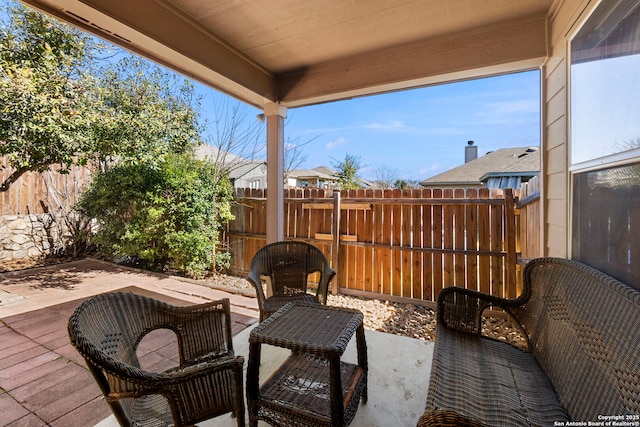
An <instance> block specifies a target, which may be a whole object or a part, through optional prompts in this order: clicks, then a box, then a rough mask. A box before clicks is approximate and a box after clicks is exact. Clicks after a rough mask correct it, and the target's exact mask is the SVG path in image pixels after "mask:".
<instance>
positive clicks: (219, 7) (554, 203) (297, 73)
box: [0, 0, 640, 425]
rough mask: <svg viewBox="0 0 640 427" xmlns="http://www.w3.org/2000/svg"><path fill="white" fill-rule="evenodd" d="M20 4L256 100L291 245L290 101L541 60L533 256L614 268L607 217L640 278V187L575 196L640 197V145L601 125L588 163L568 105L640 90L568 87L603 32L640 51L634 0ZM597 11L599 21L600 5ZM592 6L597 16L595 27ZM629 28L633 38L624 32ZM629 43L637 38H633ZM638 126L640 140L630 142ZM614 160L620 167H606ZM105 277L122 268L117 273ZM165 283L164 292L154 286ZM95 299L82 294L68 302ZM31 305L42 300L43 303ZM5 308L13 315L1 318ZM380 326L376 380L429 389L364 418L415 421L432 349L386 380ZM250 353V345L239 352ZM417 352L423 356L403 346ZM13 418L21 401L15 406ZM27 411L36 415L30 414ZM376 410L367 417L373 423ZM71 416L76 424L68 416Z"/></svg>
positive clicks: (271, 198) (388, 402) (507, 69)
mask: <svg viewBox="0 0 640 427" xmlns="http://www.w3.org/2000/svg"><path fill="white" fill-rule="evenodd" d="M22 1H23V2H24V3H26V4H29V5H32V6H34V7H36V8H38V9H40V10H42V11H44V12H46V13H49V14H51V15H54V16H56V17H58V18H60V19H63V20H65V21H67V22H69V23H71V24H73V25H76V26H78V27H79V28H82V29H85V30H87V31H89V32H91V33H93V34H95V35H97V36H99V37H102V38H104V39H106V40H109V41H111V42H113V43H116V44H118V45H120V46H122V47H124V48H126V49H129V50H131V51H132V52H135V53H138V54H140V55H142V56H144V57H147V58H149V59H152V60H154V61H156V62H158V63H160V64H163V65H166V66H168V67H170V68H172V69H174V70H176V71H178V72H180V73H182V74H184V75H186V76H189V77H192V78H194V79H196V80H198V81H200V82H202V83H204V84H206V85H208V86H210V87H212V88H215V89H217V90H220V91H222V92H224V93H227V94H229V95H231V96H233V97H235V98H237V99H239V100H241V101H243V102H246V103H248V104H249V105H252V106H255V107H256V108H257V109H258V110H257V111H258V112H260V114H259V115H260V116H261V118H262V119H264V118H266V122H267V164H268V182H267V187H268V189H269V192H268V197H267V209H266V220H267V242H268V243H269V242H274V241H279V240H282V239H283V236H284V224H283V221H282V220H281V219H282V218H283V216H284V215H283V210H284V203H283V191H282V190H283V186H284V182H283V179H282V178H283V168H284V165H283V163H284V159H283V152H284V141H285V128H284V119H285V117H286V115H287V111H288V109H293V108H299V107H304V106H308V105H313V104H317V103H324V102H331V101H336V100H341V99H348V98H351V97H357V96H366V95H374V94H378V93H384V92H389V91H396V90H404V89H410V88H416V87H424V86H429V85H435V84H442V83H450V82H456V81H460V80H465V79H474V78H481V77H486V76H494V75H499V74H504V73H514V72H519V71H527V70H539V71H540V80H541V99H540V112H541V141H540V153H541V167H540V177H541V190H540V200H541V221H540V223H539V224H538V227H539V229H538V232H539V235H540V242H541V244H540V250H539V252H540V253H539V254H537V256H541V257H542V256H550V257H559V258H570V259H577V260H584V261H587V262H588V263H589V264H590V265H591V266H594V267H598V266H602V267H606V268H608V267H609V264H610V263H609V260H607V259H604V258H603V254H606V253H608V252H610V251H611V250H612V249H613V250H615V249H616V248H619V247H621V245H620V244H619V242H620V237H619V235H618V234H615V233H614V232H613V231H611V230H612V228H611V227H602V229H601V230H600V231H601V233H602V235H603V236H604V237H603V238H598V239H594V238H593V235H592V230H591V229H588V228H587V227H581V225H584V224H587V223H588V220H589V219H590V218H591V217H590V215H591V214H593V213H597V214H600V213H602V218H604V220H605V221H604V222H605V223H606V224H613V225H616V224H624V225H625V227H624V229H622V230H621V232H620V234H621V235H623V236H624V237H625V239H626V240H627V241H629V244H628V245H626V246H624V247H623V248H622V249H623V251H622V255H621V256H618V257H616V260H618V261H619V263H620V269H619V270H618V271H615V273H616V274H618V273H619V272H620V271H622V272H624V273H625V275H624V276H620V277H622V278H623V279H628V281H629V282H630V284H631V285H632V286H634V287H638V283H639V282H638V277H639V276H638V269H637V261H636V257H637V254H638V252H639V250H638V245H637V242H638V239H637V228H636V227H637V224H638V221H637V216H633V215H631V214H627V213H626V212H627V211H626V210H625V209H626V208H625V206H628V205H629V203H630V202H631V201H635V202H637V200H638V198H637V196H635V193H629V194H631V196H628V193H624V192H623V193H620V192H618V193H616V194H618V197H620V201H621V203H620V205H617V204H612V203H608V202H604V203H603V202H600V201H598V200H595V205H594V207H595V208H594V207H591V206H589V205H588V204H584V205H580V203H578V202H580V201H583V202H584V201H589V200H591V196H590V195H589V193H588V191H589V190H590V189H591V187H588V185H587V184H589V183H591V182H596V183H599V184H601V188H602V189H606V190H608V189H616V188H619V187H624V188H625V189H627V190H633V191H637V189H638V186H637V176H638V172H637V171H638V161H639V159H640V147H638V146H637V145H632V146H623V147H615V146H614V149H613V150H612V151H606V152H604V154H603V153H600V149H601V148H604V147H605V146H606V145H607V144H611V142H612V141H609V140H607V135H605V136H604V137H603V138H602V139H599V140H597V141H596V142H594V143H593V144H592V145H593V147H594V148H596V149H597V150H596V151H597V152H596V153H595V154H589V155H588V156H587V157H586V158H585V157H581V156H579V155H576V154H580V151H581V148H584V146H586V145H588V143H589V142H591V141H590V140H589V138H584V139H583V140H580V139H578V138H577V137H576V135H577V134H576V132H573V133H572V130H575V129H577V128H578V127H576V125H580V124H582V125H585V124H586V125H590V124H591V123H592V121H593V120H590V119H589V118H584V117H583V118H582V123H581V122H580V120H579V117H578V115H577V114H575V113H576V109H573V110H571V106H572V105H573V106H574V107H575V106H576V105H575V104H572V100H573V99H574V95H576V94H577V95H581V96H587V99H588V101H589V102H588V104H589V105H592V104H593V105H598V100H597V99H595V100H594V99H592V98H589V95H590V94H592V93H593V90H592V86H593V85H594V84H597V83H601V82H613V83H618V84H619V85H620V86H621V87H618V88H617V89H619V92H615V96H613V95H614V93H613V92H611V91H605V93H607V98H611V100H612V101H615V102H617V103H620V104H622V102H623V101H626V100H627V98H634V97H635V98H637V96H635V92H633V90H634V89H636V88H637V84H627V83H625V81H624V80H620V79H616V78H615V74H612V73H611V72H608V73H603V74H602V75H600V76H599V77H598V78H590V79H586V80H585V81H586V83H585V85H584V86H580V85H578V84H577V83H579V82H578V80H577V79H574V80H573V81H572V77H576V76H577V73H573V71H574V70H573V68H572V67H574V66H575V65H579V64H584V63H588V62H593V63H595V64H596V65H597V64H599V63H600V60H599V58H600V54H601V53H602V57H603V58H605V59H607V58H609V57H608V56H607V55H608V54H605V52H604V51H603V52H601V49H600V42H601V41H604V42H603V46H609V45H613V46H621V47H624V48H625V49H626V48H627V47H629V46H631V47H632V48H631V49H630V50H629V51H627V50H624V49H623V50H621V51H619V52H618V51H615V49H614V52H613V54H612V55H613V56H620V57H624V56H630V57H637V53H638V48H637V45H636V44H633V43H626V42H627V40H626V38H622V39H620V40H619V41H621V42H624V43H616V41H617V40H616V39H615V38H609V36H610V35H615V34H617V31H613V30H614V29H617V28H623V27H624V28H627V27H625V26H624V25H622V24H621V23H623V24H625V25H626V23H627V22H625V21H623V18H624V17H625V16H627V14H626V13H625V14H622V15H621V16H618V15H617V14H616V13H615V12H620V11H621V10H622V9H616V7H614V6H613V5H618V6H619V5H623V6H629V8H630V9H633V8H634V7H635V6H637V3H636V2H611V3H609V2H602V1H599V0H521V1H513V0H479V1H469V0H453V1H440V0H416V1H406V0H385V1H366V2H365V1H362V2H357V1H356V2H345V1H343V0H328V1H324V2H299V1H291V0H276V1H272V2H262V1H259V0H247V1H237V2H235V1H234V2H211V1H207V0H172V1H169V0H140V1H136V2H127V1H122V0H120V1H113V0H22ZM598 9H600V12H601V13H602V14H603V15H602V16H600V15H598V14H597V13H595V14H594V11H597V10H598ZM591 16H594V17H595V18H598V19H593V20H592V21H591V22H589V20H590V17H591ZM629 16H633V17H637V15H629ZM602 22H606V23H607V26H605V27H603V26H602V25H603V24H602ZM637 27H638V22H637V20H635V21H630V25H629V26H628V32H629V34H631V36H633V37H635V35H636V34H637V32H636V30H637ZM624 28H623V29H624ZM592 29H593V30H594V31H593V33H594V34H604V38H599V37H596V39H597V40H596V41H592V39H591V34H590V30H592ZM595 30H598V31H595ZM605 30H606V31H605ZM581 31H582V32H583V33H584V34H582V35H583V36H584V39H583V42H584V45H585V46H584V48H585V49H584V52H583V54H584V56H583V57H580V56H579V55H575V57H574V58H572V56H571V55H572V48H573V46H572V42H573V41H574V38H575V37H576V35H580V32H581ZM622 34H623V36H626V33H624V32H623V33H622ZM631 38H632V37H631ZM631 41H633V42H635V38H633V39H632V40H631ZM577 45H578V43H576V46H577ZM576 53H580V51H579V50H578V51H577V52H576ZM574 60H575V61H574ZM618 68H624V69H625V70H626V69H629V70H631V71H633V70H635V73H636V74H634V77H635V78H637V67H635V68H634V67H618ZM635 81H636V82H637V80H635ZM625 85H626V86H625ZM584 104H585V103H583V104H582V105H584ZM637 108H638V107H637V106H636V107H634V108H630V109H628V110H626V114H628V115H629V116H628V117H627V116H624V118H626V119H628V120H627V121H628V122H630V123H635V122H637V120H634V119H633V117H635V116H637V111H638V109H637ZM572 114H573V116H572ZM601 126H602V125H601ZM587 127H588V126H587ZM636 130H637V128H634V131H636ZM636 136H637V135H635V134H634V135H633V137H634V138H635V137H636ZM625 138H626V136H625ZM581 144H583V145H581ZM399 145H400V144H399ZM614 145H615V144H614ZM572 147H573V148H574V150H572ZM425 149H428V144H425ZM603 168H609V169H611V170H605V171H604V172H603V171H601V169H603ZM616 169H621V170H622V172H624V174H622V175H621V174H620V173H615V172H616ZM612 172H613V173H612ZM627 173H628V174H629V175H630V176H632V177H634V179H635V181H634V180H631V179H629V180H628V182H629V183H632V184H633V185H625V182H626V181H625V179H623V178H622V176H624V175H626V174H627ZM581 183H584V185H580V184H581ZM580 191H583V192H584V197H583V198H582V199H580V198H579V197H578V198H576V194H577V195H581V194H582V193H580ZM635 202H634V203H635ZM603 206H606V207H607V208H611V211H612V212H611V214H610V213H608V212H603V210H602V209H596V208H602V207H603ZM637 211H638V210H637V209H635V210H632V211H630V212H632V213H635V212H637ZM618 214H624V215H622V216H623V220H622V221H620V220H616V221H609V218H617V217H618V216H617V215H618ZM625 215H626V216H625ZM596 219H601V218H599V217H598V218H596ZM581 220H582V223H581ZM626 224H630V225H629V226H627V225H626ZM611 236H613V238H610V237H611ZM596 241H597V242H598V243H600V242H604V243H603V244H602V245H601V246H600V245H596V244H595V242H596ZM581 249H582V253H581V251H580V250H581ZM590 249H593V251H592V252H593V253H590V252H591V251H590ZM590 257H591V258H590ZM109 276H110V277H116V276H114V275H113V274H109ZM49 284H50V287H55V286H56V281H49ZM116 286H119V287H127V286H132V284H131V283H129V282H126V281H123V282H121V283H120V284H118V285H116ZM154 292H159V291H158V290H157V289H155V288H154ZM18 295H20V293H19V292H18ZM86 296H87V295H76V296H74V297H73V298H71V299H68V300H65V301H60V302H67V301H70V300H75V299H78V298H82V297H86ZM172 296H173V297H176V298H177V299H188V298H193V297H194V296H193V294H192V293H191V292H183V291H179V292H178V295H175V294H173V295H172ZM187 297H188V298H187ZM27 299H28V298H27ZM31 307H32V308H41V307H40V306H37V305H32V306H31ZM0 313H1V312H0ZM14 314H15V313H14ZM0 317H2V319H3V320H4V319H5V315H2V316H0ZM15 330H16V328H15V327H5V328H4V329H3V332H5V334H7V333H9V334H11V333H13V332H14V331H15ZM56 331H59V328H58V329H56ZM50 332H51V331H50ZM245 333H246V332H245ZM52 336H53V335H52ZM374 336H377V334H375V333H368V335H367V339H368V341H369V354H370V355H371V365H372V366H371V371H370V376H371V378H372V379H373V378H374V377H379V378H393V379H394V380H398V379H402V380H403V381H404V379H405V378H406V379H407V381H408V378H412V381H413V380H416V381H420V382H421V381H424V382H423V383H422V384H421V385H420V387H417V388H415V389H413V388H412V389H411V390H409V389H407V392H405V390H403V389H399V390H402V391H400V392H396V391H395V390H391V389H389V388H388V387H390V384H384V385H382V386H381V387H382V395H381V396H382V397H379V398H378V399H381V400H380V401H381V402H382V405H383V406H382V409H381V410H380V414H383V413H388V414H389V415H390V416H393V417H397V416H399V415H398V414H406V415H407V416H408V418H407V419H402V421H400V420H399V419H397V418H394V419H393V421H391V422H388V421H381V422H380V424H377V423H375V422H374V421H372V420H382V418H374V417H378V416H379V415H378V414H375V415H370V414H369V412H368V411H369V410H371V409H372V408H374V407H375V404H374V402H375V400H374V399H375V398H374V396H375V394H374V393H375V392H373V390H372V393H371V395H370V401H369V404H368V405H367V406H366V407H361V408H360V409H359V411H358V416H357V417H356V419H355V421H354V424H353V425H371V424H372V423H374V424H373V425H415V420H416V419H417V418H418V414H419V413H420V412H421V410H422V405H423V404H424V396H425V394H426V390H427V387H428V384H427V380H426V379H427V378H428V370H427V371H425V373H424V375H422V374H420V373H419V372H422V371H420V370H419V368H420V369H422V368H423V367H424V366H423V365H424V363H425V362H424V361H420V360H422V359H418V358H417V355H419V354H423V353H426V352H427V350H426V349H427V348H428V347H429V344H428V343H424V344H422V345H423V346H424V351H420V350H418V351H416V350H411V349H409V346H406V348H405V347H404V345H402V346H398V345H396V346H395V347H396V348H397V349H398V351H397V352H398V354H397V356H400V353H403V355H404V358H403V359H402V361H403V363H393V361H392V360H391V359H390V360H389V362H390V363H391V364H389V365H387V366H386V367H385V365H384V364H382V365H380V369H381V372H382V373H384V375H382V374H381V375H376V374H374V367H373V365H374V363H375V362H374V358H376V357H378V355H380V356H382V355H384V354H386V353H384V348H385V346H384V345H381V346H380V347H378V346H377V345H376V344H375V343H376V341H377V339H376V338H374ZM241 337H242V332H241V333H240V334H239V335H237V336H236V338H237V339H239V340H240V341H243V339H242V338H241ZM58 338H60V336H58ZM27 341H29V342H32V341H33V339H32V338H27ZM392 345H393V344H392ZM240 348H241V347H240V344H238V350H239V352H240ZM405 350H407V351H411V353H406V354H405V353H404V351H405ZM2 351H5V350H2ZM58 357H64V356H63V355H60V354H57V353H56V355H54V359H56V360H57V359H58ZM5 360H10V359H7V358H6V357H4V358H2V361H3V363H5ZM385 360H386V358H385ZM407 360H409V361H412V362H414V365H411V364H407V363H406V361H407ZM426 360H428V358H427V359H426ZM418 364H419V365H420V366H417V365H418ZM427 365H428V363H427ZM23 366H29V365H28V364H27V365H23ZM401 367H402V368H404V367H407V368H409V369H410V371H411V372H412V374H411V375H407V374H406V373H404V372H401V371H398V369H400V368H401ZM375 369H378V368H375ZM26 371H27V370H26V369H25V372H26ZM33 371H34V372H35V370H33ZM0 378H2V377H0ZM33 384H35V383H33ZM14 389H15V387H13V388H11V389H10V390H14ZM372 389H373V386H372ZM25 390H26V389H25ZM14 394H15V390H14V393H5V394H4V395H3V396H2V398H3V402H4V401H9V402H10V403H11V404H12V405H13V404H14V403H15V402H16V401H15V400H14V399H13V397H12V396H13V395H14ZM408 398H410V399H414V398H415V399H417V400H416V402H419V404H418V403H415V405H414V404H413V403H412V404H411V405H413V406H411V407H410V408H409V407H404V405H405V404H407V402H408V401H411V402H413V400H407V399H408ZM7 399H8V400H7ZM18 405H19V407H22V405H20V404H18ZM22 408H23V409H24V407H22ZM396 408H397V409H398V411H397V412H396V411H395V409H396ZM2 409H3V410H4V407H3V408H2ZM391 409H392V410H394V412H391V411H390V410H391ZM6 413H9V411H8V410H7V411H4V412H3V414H6ZM28 414H29V411H28V410H27V414H25V415H28ZM414 414H415V416H414ZM369 416H370V417H371V418H367V417H369ZM380 416H381V415H380ZM362 417H364V418H362ZM227 421H229V420H227ZM107 422H109V421H107ZM51 424H52V425H56V421H55V420H54V421H51ZM36 425H37V424H36ZM59 425H65V424H63V423H62V422H60V423H59ZM66 425H75V424H66Z"/></svg>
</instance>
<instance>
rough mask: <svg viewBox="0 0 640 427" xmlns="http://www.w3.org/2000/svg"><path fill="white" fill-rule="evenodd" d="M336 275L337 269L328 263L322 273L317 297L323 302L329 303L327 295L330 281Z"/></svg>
mask: <svg viewBox="0 0 640 427" xmlns="http://www.w3.org/2000/svg"><path fill="white" fill-rule="evenodd" d="M335 275H336V271H335V270H334V269H333V268H331V267H330V266H329V265H327V266H326V267H325V269H324V271H323V272H322V274H321V275H320V283H318V292H317V294H316V295H317V297H318V301H319V302H320V303H321V304H325V305H326V304H327V295H328V294H329V283H331V280H332V279H333V277H334V276H335Z"/></svg>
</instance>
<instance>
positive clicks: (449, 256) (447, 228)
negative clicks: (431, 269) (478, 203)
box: [442, 188, 455, 287]
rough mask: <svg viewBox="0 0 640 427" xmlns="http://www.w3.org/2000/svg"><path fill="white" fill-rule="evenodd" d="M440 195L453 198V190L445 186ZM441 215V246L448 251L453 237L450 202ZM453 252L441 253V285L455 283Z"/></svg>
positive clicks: (451, 247)
mask: <svg viewBox="0 0 640 427" xmlns="http://www.w3.org/2000/svg"><path fill="white" fill-rule="evenodd" d="M442 197H443V198H444V199H453V190H452V189H450V188H446V189H445V190H444V191H443V192H442ZM442 212H443V213H442V216H443V227H444V228H443V232H442V239H443V241H442V242H443V243H442V248H444V249H447V250H449V251H451V250H453V249H454V247H453V238H454V235H453V234H454V228H453V215H454V212H455V211H454V207H453V205H450V204H445V205H444V206H443V209H442ZM453 262H454V259H453V253H445V254H444V255H443V274H442V279H443V283H442V287H446V286H452V285H454V284H455V281H454V274H453Z"/></svg>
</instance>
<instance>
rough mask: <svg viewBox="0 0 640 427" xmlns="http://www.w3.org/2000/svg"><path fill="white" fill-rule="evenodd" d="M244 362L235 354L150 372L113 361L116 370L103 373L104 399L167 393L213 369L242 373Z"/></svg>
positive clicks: (207, 373)
mask: <svg viewBox="0 0 640 427" xmlns="http://www.w3.org/2000/svg"><path fill="white" fill-rule="evenodd" d="M243 365H244V357H242V356H235V357H230V358H225V359H221V360H216V361H214V362H201V363H198V364H196V365H191V366H187V367H185V368H182V369H178V368H176V369H172V370H169V371H165V372H149V371H145V370H144V369H140V368H137V367H135V366H130V365H125V364H123V363H121V362H115V363H114V364H112V366H111V367H113V368H116V369H110V370H109V371H108V372H106V374H107V378H108V381H109V384H110V386H111V392H110V393H109V396H107V398H108V399H115V400H117V399H121V398H125V397H141V396H145V395H150V394H168V393H170V390H172V389H176V388H180V387H181V386H183V385H185V384H188V383H190V382H192V381H195V380H198V379H199V378H203V377H206V376H210V375H213V374H215V373H216V372H222V371H225V370H232V371H236V372H240V374H242V367H243ZM111 367H110V368H111Z"/></svg>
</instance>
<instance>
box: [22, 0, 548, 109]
mask: <svg viewBox="0 0 640 427" xmlns="http://www.w3.org/2000/svg"><path fill="white" fill-rule="evenodd" d="M22 1H23V2H24V3H26V4H29V5H31V6H34V7H36V8H38V9H40V10H42V11H44V12H46V13H49V14H51V15H54V16H56V17H58V18H60V19H63V20H65V21H67V22H70V23H72V24H74V25H76V26H78V27H80V28H83V29H85V30H87V31H89V32H91V33H93V34H95V35H97V36H99V37H102V38H104V39H107V40H109V41H111V42H113V43H115V44H117V45H120V46H122V47H124V48H126V49H129V50H130V51H133V52H135V53H138V54H141V55H143V56H145V57H147V58H149V59H151V60H154V61H156V62H158V63H160V64H163V65H165V66H168V67H169V68H172V69H174V70H176V71H178V72H180V73H182V74H184V75H186V76H189V77H191V78H194V79H196V80H198V81H200V82H202V83H204V84H206V85H208V86H211V87H213V88H215V89H217V90H220V91H222V92H225V93H227V94H229V95H231V96H233V97H235V98H238V99H240V100H242V101H244V102H247V103H249V104H251V105H254V106H256V107H258V108H263V107H264V106H265V105H266V104H269V103H271V102H277V103H280V104H281V105H283V106H285V107H289V108H291V107H299V106H304V105H310V104H315V103H319V102H327V101H332V100H337V99H344V98H349V97H354V96H362V95H367V94H374V93H381V92H387V91H392V90H398V89H405V88H410V87H419V86H425V85H430V84H436V83H443V82H450V81H456V80H462V79H468V78H474V77H481V76H488V75H494V74H498V73H505V72H515V71H523V70H530V69H535V68H538V67H540V66H541V65H542V63H543V61H544V58H545V57H546V55H547V51H548V37H547V35H548V32H547V16H548V15H549V14H550V13H552V12H551V11H550V9H552V8H553V4H554V0H517V1H514V0H446V1H444V0H322V1H319V0H317V1H316V0H304V1H301V0H271V1H264V0H218V1H213V0H136V1H132V0H22Z"/></svg>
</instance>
